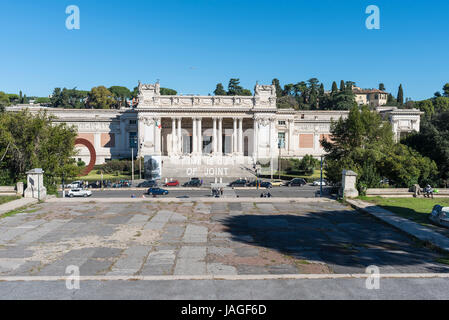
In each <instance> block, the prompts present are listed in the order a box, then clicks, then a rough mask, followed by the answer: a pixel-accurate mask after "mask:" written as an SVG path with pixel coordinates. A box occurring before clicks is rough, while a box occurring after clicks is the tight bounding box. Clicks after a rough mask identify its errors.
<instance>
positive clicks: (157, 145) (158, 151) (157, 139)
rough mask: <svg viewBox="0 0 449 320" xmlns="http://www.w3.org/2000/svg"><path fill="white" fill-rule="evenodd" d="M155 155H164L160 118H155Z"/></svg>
mask: <svg viewBox="0 0 449 320" xmlns="http://www.w3.org/2000/svg"><path fill="white" fill-rule="evenodd" d="M153 120H154V153H155V154H157V155H160V154H161V153H162V148H161V128H162V122H161V119H160V118H154V119H153ZM159 126H161V128H159Z"/></svg>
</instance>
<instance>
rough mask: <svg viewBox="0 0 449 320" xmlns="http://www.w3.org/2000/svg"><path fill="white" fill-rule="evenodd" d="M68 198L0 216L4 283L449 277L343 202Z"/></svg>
mask: <svg viewBox="0 0 449 320" xmlns="http://www.w3.org/2000/svg"><path fill="white" fill-rule="evenodd" d="M255 201H256V202H236V201H234V202H210V203H208V202H201V201H197V202H194V201H189V202H187V201H186V202H182V201H177V202H175V201H173V202H156V201H153V202H151V201H148V202H144V201H141V202H135V203H131V202H120V203H106V202H105V203H103V202H102V203H96V202H94V201H91V202H82V201H76V200H75V201H68V202H66V203H65V202H64V201H62V202H61V201H60V202H51V203H43V204H37V205H34V206H33V207H30V208H28V209H26V210H25V211H24V212H23V213H19V214H17V215H14V216H11V217H6V218H3V219H0V276H2V277H5V276H65V275H66V273H65V272H66V268H67V266H70V265H75V266H79V268H80V273H81V275H82V276H127V275H129V276H132V275H142V276H170V275H179V276H184V275H185V276H188V275H197V276H200V275H278V274H283V275H286V274H330V273H337V274H340V273H365V269H366V267H367V266H370V265H377V266H378V267H379V268H380V271H381V272H382V273H445V272H449V266H446V265H444V264H440V263H438V262H437V261H438V258H440V257H441V256H440V254H438V253H436V252H434V251H431V250H430V249H427V248H425V247H423V246H422V245H421V244H420V243H418V242H416V241H414V240H412V239H410V238H409V237H407V236H405V235H404V234H402V233H400V232H398V231H397V230H395V229H393V228H391V227H389V226H387V225H385V224H382V223H380V222H378V221H377V220H374V219H373V218H371V217H369V216H367V215H364V214H361V213H359V212H357V211H355V210H353V209H351V208H349V207H347V206H344V205H342V204H340V203H338V202H336V201H331V200H323V201H311V200H306V199H304V200H303V201H301V202H297V201H284V202H273V203H269V202H264V203H262V202H257V199H255Z"/></svg>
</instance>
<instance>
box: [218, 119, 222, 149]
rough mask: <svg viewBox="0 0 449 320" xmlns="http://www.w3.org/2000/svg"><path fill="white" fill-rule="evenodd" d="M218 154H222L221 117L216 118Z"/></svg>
mask: <svg viewBox="0 0 449 320" xmlns="http://www.w3.org/2000/svg"><path fill="white" fill-rule="evenodd" d="M218 154H220V155H221V154H223V118H218Z"/></svg>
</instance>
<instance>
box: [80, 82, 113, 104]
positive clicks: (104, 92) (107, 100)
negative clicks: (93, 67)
mask: <svg viewBox="0 0 449 320" xmlns="http://www.w3.org/2000/svg"><path fill="white" fill-rule="evenodd" d="M114 103H115V101H114V99H113V94H112V92H111V91H109V90H108V89H107V88H106V87H104V86H99V87H95V88H92V90H91V91H90V92H89V94H88V102H87V104H88V106H89V107H91V108H94V109H111V107H112V106H113V105H114Z"/></svg>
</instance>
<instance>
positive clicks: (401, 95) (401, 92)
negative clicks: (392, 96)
mask: <svg viewBox="0 0 449 320" xmlns="http://www.w3.org/2000/svg"><path fill="white" fill-rule="evenodd" d="M397 101H398V104H399V105H403V104H404V89H403V88H402V84H401V85H399V90H398V98H397Z"/></svg>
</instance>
